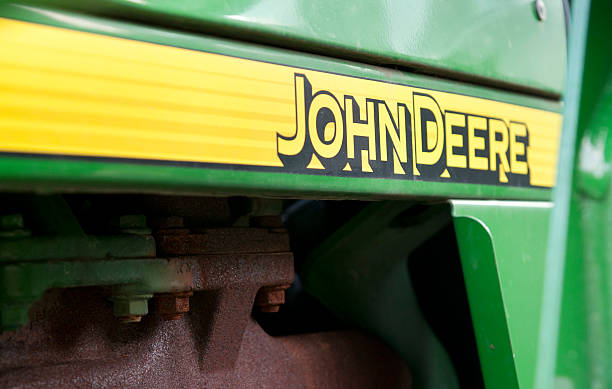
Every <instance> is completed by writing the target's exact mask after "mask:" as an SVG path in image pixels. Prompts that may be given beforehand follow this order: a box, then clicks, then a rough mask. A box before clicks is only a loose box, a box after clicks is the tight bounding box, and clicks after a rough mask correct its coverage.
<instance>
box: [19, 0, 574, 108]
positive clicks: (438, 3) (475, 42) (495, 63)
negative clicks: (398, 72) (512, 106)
mask: <svg viewBox="0 0 612 389" xmlns="http://www.w3.org/2000/svg"><path fill="white" fill-rule="evenodd" d="M30 3H33V4H45V5H52V6H56V7H63V8H68V9H76V10H82V11H86V12H94V13H99V14H103V15H108V16H111V17H121V18H125V17H129V18H132V19H138V20H141V21H143V22H145V23H148V24H157V25H168V26H173V27H179V28H188V29H190V30H201V31H204V32H206V33H209V34H213V35H226V36H230V37H233V38H237V39H240V40H251V41H253V40H254V41H258V42H261V43H264V44H268V45H273V46H284V47H289V48H292V49H296V50H300V51H306V52H309V51H310V52H317V53H325V54H326V55H331V56H339V57H347V58H353V59H357V60H359V61H363V62H370V63H375V64H381V65H400V66H405V67H409V68H413V69H418V70H419V71H420V72H428V73H430V74H441V75H445V76H450V77H454V78H458V77H460V78H472V79H476V80H481V81H482V80H485V82H491V81H495V82H498V83H504V84H507V85H519V86H522V87H524V88H529V89H532V90H538V91H541V92H544V93H547V94H552V95H557V96H558V95H560V93H561V91H562V89H563V82H564V76H565V51H566V50H565V25H564V14H563V6H562V2H561V1H560V0H556V1H553V0H548V1H545V2H544V3H545V7H546V19H545V20H539V19H538V17H537V16H536V12H535V9H534V2H533V1H531V0H528V1H525V0H513V1H490V0H469V1H446V0H430V1H423V0H421V1H411V2H406V1H388V0H376V1H372V0H370V1H363V2H359V3H356V2H354V1H348V0H343V1H331V2H330V1H326V0H314V1H313V0H307V1H304V0H291V1H282V2H276V1H270V0H238V1H219V0H216V1H199V0H180V1H177V0H147V1H134V0H107V1H95V0H87V1H78V2H75V1H71V0H38V1H32V2H30ZM486 80H489V81H486Z"/></svg>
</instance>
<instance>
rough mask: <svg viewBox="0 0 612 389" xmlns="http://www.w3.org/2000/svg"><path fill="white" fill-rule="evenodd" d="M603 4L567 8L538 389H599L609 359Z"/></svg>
mask: <svg viewBox="0 0 612 389" xmlns="http://www.w3.org/2000/svg"><path fill="white" fill-rule="evenodd" d="M610 11H612V8H611V5H610V3H609V2H607V1H578V2H575V3H573V9H572V12H573V13H572V28H571V31H570V41H569V66H568V81H567V90H566V97H565V107H564V126H563V132H562V139H561V151H560V158H559V161H560V162H559V170H558V182H559V185H558V186H557V187H556V188H555V191H554V194H553V200H554V202H555V209H554V211H553V214H552V219H551V226H552V228H551V231H550V236H549V241H548V249H547V262H546V268H545V283H544V290H545V294H544V300H543V309H542V316H541V317H542V319H541V328H540V334H541V335H540V345H539V348H538V352H539V354H538V360H537V373H538V375H537V377H536V386H537V387H538V388H544V389H548V388H553V387H557V388H583V387H597V388H607V387H610V386H611V385H612V373H611V371H610V369H609V366H610V358H611V355H612V337H611V336H610V334H611V333H612V325H611V323H612V320H611V316H610V315H611V313H610V306H611V305H610V302H611V301H612V300H611V298H610V291H611V290H612V288H611V285H612V277H611V275H610V274H611V273H610V260H611V259H612V253H611V250H610V241H611V240H612V231H610V221H611V220H612V219H611V217H612V216H611V209H612V196H611V194H610V186H611V182H610V173H609V172H610V164H611V161H612V141H611V138H612V136H611V135H610V128H611V126H612V111H611V109H610V107H612V72H611V69H612V42H611V41H610V39H609V36H610V25H609V15H610Z"/></svg>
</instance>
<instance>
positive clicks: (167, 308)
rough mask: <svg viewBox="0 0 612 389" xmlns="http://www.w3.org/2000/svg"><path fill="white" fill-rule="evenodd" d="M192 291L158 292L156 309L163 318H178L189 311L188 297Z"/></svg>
mask: <svg viewBox="0 0 612 389" xmlns="http://www.w3.org/2000/svg"><path fill="white" fill-rule="evenodd" d="M192 295H193V292H177V293H160V294H158V295H156V299H157V310H158V312H159V313H160V314H161V316H162V317H163V318H164V320H179V319H180V318H181V317H183V314H184V313H186V312H189V297H190V296H192Z"/></svg>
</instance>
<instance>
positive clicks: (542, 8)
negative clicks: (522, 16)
mask: <svg viewBox="0 0 612 389" xmlns="http://www.w3.org/2000/svg"><path fill="white" fill-rule="evenodd" d="M533 4H534V7H535V11H536V15H537V17H538V20H540V21H544V20H546V5H545V4H544V1H543V0H535V2H534V3H533Z"/></svg>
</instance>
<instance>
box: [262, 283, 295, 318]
mask: <svg viewBox="0 0 612 389" xmlns="http://www.w3.org/2000/svg"><path fill="white" fill-rule="evenodd" d="M290 286H291V285H289V284H288V285H279V286H267V287H264V288H261V289H260V290H259V292H257V296H255V304H257V306H258V307H259V309H260V310H261V311H262V312H268V313H271V312H278V311H279V309H280V306H281V305H282V304H284V303H285V290H287V289H289V287H290Z"/></svg>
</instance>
